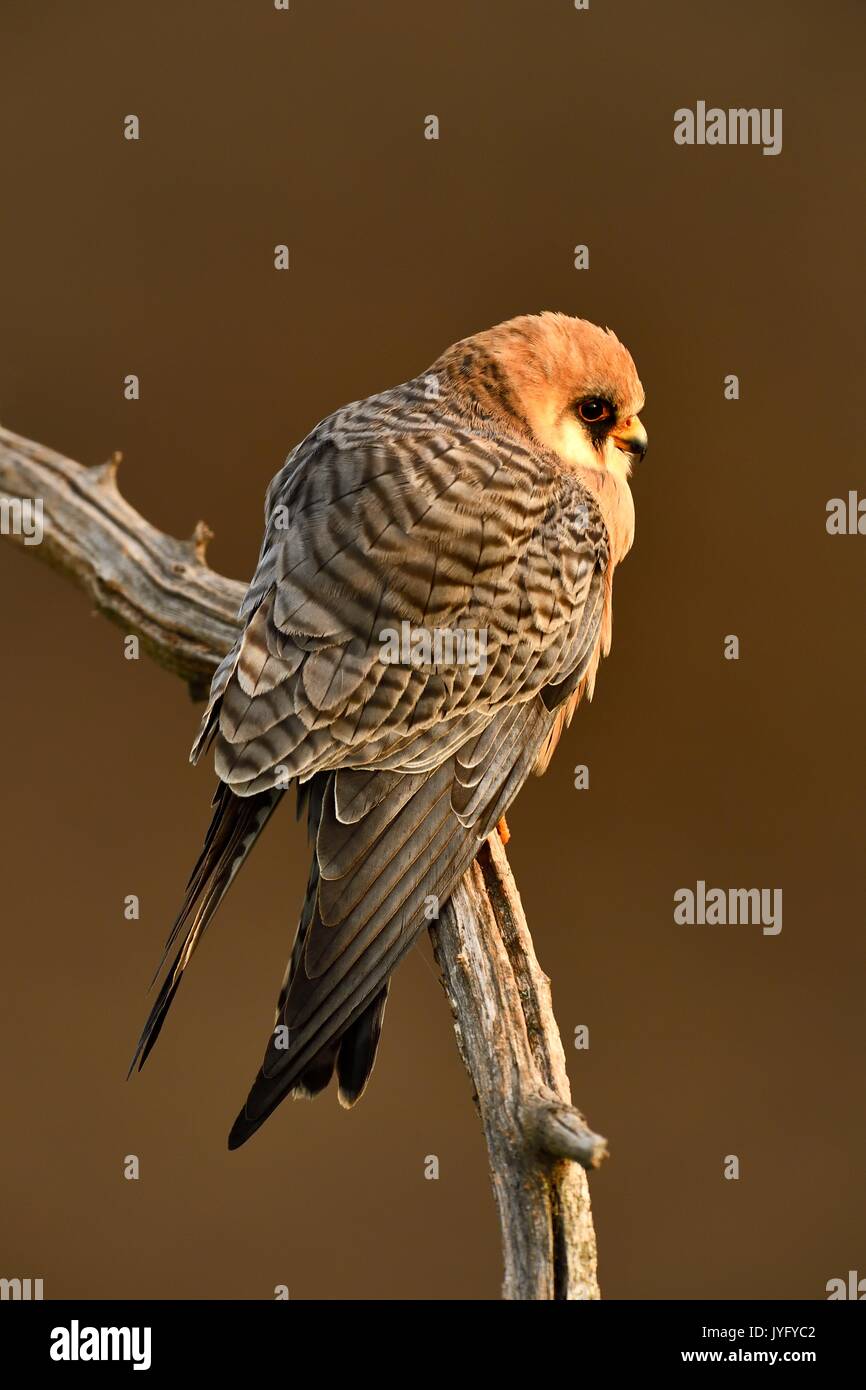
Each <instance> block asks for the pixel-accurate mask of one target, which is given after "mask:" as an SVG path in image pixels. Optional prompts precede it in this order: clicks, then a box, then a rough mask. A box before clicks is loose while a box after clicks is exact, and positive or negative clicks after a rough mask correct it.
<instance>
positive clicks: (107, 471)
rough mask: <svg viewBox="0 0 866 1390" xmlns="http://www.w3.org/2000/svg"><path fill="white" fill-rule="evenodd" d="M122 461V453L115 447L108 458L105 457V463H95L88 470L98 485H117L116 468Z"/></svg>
mask: <svg viewBox="0 0 866 1390" xmlns="http://www.w3.org/2000/svg"><path fill="white" fill-rule="evenodd" d="M122 463H123V454H122V453H121V452H120V450H119V449H115V451H114V453H113V454H112V455H111V458H110V459H106V461H105V463H97V464H95V465H94V467H93V468H90V469H88V472H89V474H90V477H91V478H92V479H93V481H94V482H95V483H96V485H97V486H98V487H117V470H118V468H119V467H120V465H121V464H122Z"/></svg>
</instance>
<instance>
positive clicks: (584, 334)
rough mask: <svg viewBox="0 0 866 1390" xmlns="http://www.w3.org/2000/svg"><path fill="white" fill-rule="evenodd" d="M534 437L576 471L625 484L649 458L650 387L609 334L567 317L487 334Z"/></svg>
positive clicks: (531, 319)
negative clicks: (642, 414)
mask: <svg viewBox="0 0 866 1390" xmlns="http://www.w3.org/2000/svg"><path fill="white" fill-rule="evenodd" d="M479 337H480V338H482V339H484V340H486V341H485V343H484V346H485V348H486V349H487V351H488V352H490V353H491V355H492V356H494V358H495V360H496V362H497V364H498V367H499V369H500V370H501V372H502V374H503V375H504V377H505V378H506V380H507V382H508V385H509V391H510V396H511V399H512V400H513V401H514V404H515V406H516V408H517V410H518V412H519V413H520V415H521V416H522V417H523V419H524V420H525V421H526V422H527V424H528V425H529V427H530V429H531V431H532V433H533V435H534V436H535V438H536V439H537V440H538V442H539V443H540V444H542V445H544V446H545V448H547V449H550V450H552V452H553V453H555V454H556V455H558V457H559V458H560V459H561V460H562V462H563V463H564V464H565V465H566V466H567V467H570V468H574V469H580V468H592V469H600V470H603V471H605V472H609V473H612V474H614V475H615V476H617V477H620V478H622V479H626V478H628V476H629V474H630V472H631V468H632V464H633V463H634V461H635V460H636V459H640V458H642V457H643V455H644V454H645V452H646V448H647V434H646V430H645V429H644V427H643V424H642V423H641V420H640V419H639V411H640V410H642V408H643V404H644V392H643V387H642V386H641V384H640V380H639V378H638V374H637V370H636V368H635V365H634V362H633V361H632V358H631V354H630V353H629V352H628V350H627V349H626V348H624V347H623V345H622V343H621V342H620V341H619V339H618V338H616V337H615V336H614V334H613V333H611V332H610V331H609V330H605V329H602V328H598V327H597V326H596V325H595V324H593V323H588V322H587V321H586V320H585V319H576V318H569V317H568V316H567V315H565V314H550V313H548V314H538V315H531V316H530V315H528V316H526V317H524V318H518V319H512V320H510V322H508V323H504V324H501V325H500V326H499V327H498V328H494V329H491V330H490V331H489V333H488V334H480V335H479Z"/></svg>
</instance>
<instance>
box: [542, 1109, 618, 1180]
mask: <svg viewBox="0 0 866 1390" xmlns="http://www.w3.org/2000/svg"><path fill="white" fill-rule="evenodd" d="M523 1127H524V1131H525V1132H526V1134H527V1135H528V1137H529V1138H530V1139H531V1140H532V1142H533V1144H534V1145H535V1146H536V1148H538V1149H539V1150H540V1151H541V1152H542V1153H546V1154H549V1155H550V1157H551V1158H570V1159H573V1160H574V1162H575V1163H579V1164H580V1166H581V1167H582V1168H598V1167H599V1166H600V1165H601V1163H602V1160H603V1159H605V1158H606V1157H607V1152H608V1149H607V1140H606V1139H603V1138H602V1136H601V1135H600V1134H594V1133H593V1131H592V1130H591V1129H588V1128H587V1125H586V1122H585V1120H584V1118H583V1116H582V1115H581V1113H580V1111H579V1110H575V1108H574V1106H572V1105H566V1104H564V1103H563V1102H562V1101H559V1100H546V1099H544V1098H542V1097H536V1098H535V1099H534V1100H533V1101H531V1102H530V1103H529V1104H528V1105H527V1106H526V1107H525V1110H524V1117H523Z"/></svg>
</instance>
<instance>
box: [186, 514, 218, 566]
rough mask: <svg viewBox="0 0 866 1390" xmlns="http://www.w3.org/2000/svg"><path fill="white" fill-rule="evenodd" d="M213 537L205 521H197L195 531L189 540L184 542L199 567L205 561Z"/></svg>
mask: <svg viewBox="0 0 866 1390" xmlns="http://www.w3.org/2000/svg"><path fill="white" fill-rule="evenodd" d="M213 535H214V533H213V531H212V530H211V529H210V527H209V526H208V524H207V522H206V521H197V522H196V524H195V530H194V531H193V533H192V535H191V537H190V539H189V540H188V541H187V542H186V544H187V546H188V547H189V549H190V550H191V552H192V555H193V558H194V559H195V560H197V561H198V563H199V564H200V565H203V564H205V563H206V561H207V548H208V545H209V544H210V542H211V541H212V540H213Z"/></svg>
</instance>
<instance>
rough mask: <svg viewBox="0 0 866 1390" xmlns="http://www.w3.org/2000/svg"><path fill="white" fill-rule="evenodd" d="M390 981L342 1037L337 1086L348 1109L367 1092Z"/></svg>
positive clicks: (339, 1094)
mask: <svg viewBox="0 0 866 1390" xmlns="http://www.w3.org/2000/svg"><path fill="white" fill-rule="evenodd" d="M390 984H391V981H390V980H389V981H388V983H387V984H386V985H385V988H384V989H383V990H382V991H381V993H379V994H377V995H376V998H375V999H374V1000H373V1002H372V1004H369V1005H368V1007H367V1008H366V1009H365V1010H364V1012H363V1013H362V1014H361V1015H360V1016H359V1017H358V1018H356V1019H355V1022H354V1023H353V1024H351V1026H350V1027H349V1028H347V1029H346V1031H345V1033H344V1034H343V1036H342V1038H341V1039H340V1050H339V1052H338V1053H337V1085H338V1092H337V1095H338V1098H339V1101H340V1104H341V1105H343V1106H345V1107H346V1109H347V1110H348V1109H349V1107H350V1106H352V1105H354V1104H355V1101H356V1100H360V1099H361V1096H362V1095H363V1094H364V1090H365V1088H366V1085H367V1082H368V1081H369V1080H370V1073H371V1071H372V1070H373V1067H374V1066H375V1063H376V1053H377V1051H378V1050H379V1038H380V1037H381V1035H382V1020H383V1019H384V1017H385V1005H386V1004H387V1002H388V989H389V986H390Z"/></svg>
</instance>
